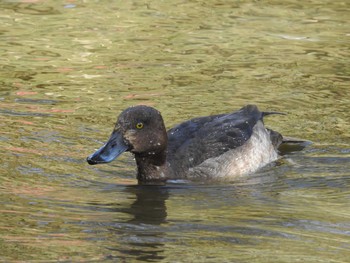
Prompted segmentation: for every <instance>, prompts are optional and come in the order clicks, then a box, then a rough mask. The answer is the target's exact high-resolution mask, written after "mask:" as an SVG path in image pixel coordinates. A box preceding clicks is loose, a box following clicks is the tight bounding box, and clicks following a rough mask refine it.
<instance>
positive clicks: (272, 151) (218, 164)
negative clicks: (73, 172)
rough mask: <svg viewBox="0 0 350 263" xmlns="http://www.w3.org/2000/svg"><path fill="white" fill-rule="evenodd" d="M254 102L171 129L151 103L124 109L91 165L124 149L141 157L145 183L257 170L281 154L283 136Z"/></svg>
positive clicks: (139, 170)
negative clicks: (235, 109) (167, 127)
mask: <svg viewBox="0 0 350 263" xmlns="http://www.w3.org/2000/svg"><path fill="white" fill-rule="evenodd" d="M271 114H283V113H279V112H261V111H260V110H259V109H258V107H257V106H255V105H246V106H244V107H242V108H241V109H239V110H237V111H234V112H231V113H227V114H219V115H211V116H205V117H196V118H193V119H190V120H187V121H185V122H182V123H180V124H178V125H176V126H174V127H173V128H171V129H169V130H168V131H167V130H166V127H165V124H164V121H163V117H162V115H161V113H160V112H159V111H158V110H157V109H155V108H153V107H150V106H146V105H137V106H132V107H129V108H127V109H125V110H124V111H122V112H121V114H120V115H119V117H118V119H117V122H116V124H115V126H114V129H113V131H112V134H111V135H110V137H109V140H108V141H107V142H106V143H105V144H104V145H103V146H102V147H100V148H99V149H98V150H97V151H95V152H94V153H93V154H91V155H90V156H89V157H87V162H88V163H89V164H90V165H96V164H102V163H109V162H111V161H113V160H114V159H116V158H117V157H118V156H120V155H121V154H122V153H124V152H131V153H132V154H133V155H134V157H135V160H136V166H137V180H138V184H140V185H162V184H165V183H166V181H167V180H177V179H180V180H181V179H182V180H190V181H192V180H193V181H204V180H232V179H235V178H237V177H240V176H243V175H247V174H252V173H254V172H256V171H257V170H259V169H260V168H262V167H264V166H266V165H267V164H269V163H271V162H274V161H276V160H277V159H278V158H279V152H278V148H279V146H280V145H281V144H282V142H283V136H282V135H281V134H280V133H279V132H276V131H274V130H271V129H269V128H266V127H265V125H264V120H263V118H264V117H265V116H267V115H271Z"/></svg>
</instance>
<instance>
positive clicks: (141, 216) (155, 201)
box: [111, 186, 169, 261]
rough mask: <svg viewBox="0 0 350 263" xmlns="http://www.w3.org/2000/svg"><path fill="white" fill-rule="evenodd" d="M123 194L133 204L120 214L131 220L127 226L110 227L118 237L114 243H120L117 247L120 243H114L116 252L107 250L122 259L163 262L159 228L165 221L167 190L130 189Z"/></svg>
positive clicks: (126, 223)
mask: <svg viewBox="0 0 350 263" xmlns="http://www.w3.org/2000/svg"><path fill="white" fill-rule="evenodd" d="M125 191H126V192H128V193H129V194H132V195H135V201H134V202H133V203H132V204H131V205H130V207H129V208H123V213H127V214H130V215H131V216H132V218H131V219H130V220H128V221H127V222H124V223H120V222H119V223H117V224H114V226H115V227H114V228H112V229H111V230H112V231H113V232H115V233H116V234H117V235H118V239H119V240H118V241H119V242H120V241H122V242H121V243H122V244H123V245H122V246H120V244H121V243H119V242H118V243H119V245H118V248H112V249H111V250H116V251H118V252H119V253H121V254H122V255H123V256H122V258H125V259H135V258H136V259H137V260H141V261H154V260H159V259H163V258H164V257H163V256H162V255H161V254H162V252H163V251H164V240H165V232H164V229H163V226H162V224H164V223H166V218H167V209H166V200H167V199H168V197H169V192H168V188H167V187H161V186H143V187H142V186H130V187H127V188H126V189H125ZM118 212H120V210H119V209H118ZM119 253H118V254H119ZM118 258H119V259H120V256H119V257H118Z"/></svg>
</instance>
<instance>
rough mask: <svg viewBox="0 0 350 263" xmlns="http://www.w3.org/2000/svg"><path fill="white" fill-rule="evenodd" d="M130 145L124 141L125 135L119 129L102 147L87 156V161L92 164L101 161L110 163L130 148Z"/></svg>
mask: <svg viewBox="0 0 350 263" xmlns="http://www.w3.org/2000/svg"><path fill="white" fill-rule="evenodd" d="M128 148H129V147H128V146H127V145H126V143H125V142H124V139H123V135H122V134H121V133H120V132H119V131H118V130H116V131H114V132H113V133H112V135H111V137H110V138H109V140H108V141H107V142H106V144H105V145H103V146H102V147H101V148H100V149H98V150H97V151H96V152H94V153H93V154H91V155H90V156H89V157H88V158H87V162H88V163H89V164H91V165H93V164H100V163H109V162H111V161H113V160H114V159H115V158H117V157H118V156H119V155H121V154H122V153H123V152H125V151H127V150H128Z"/></svg>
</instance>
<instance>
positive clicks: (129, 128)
mask: <svg viewBox="0 0 350 263" xmlns="http://www.w3.org/2000/svg"><path fill="white" fill-rule="evenodd" d="M167 141H168V138H167V133H166V129H165V125H164V122H163V118H162V116H161V114H160V112H159V111H157V110H156V109H154V108H152V107H148V106H143V105H139V106H134V107H130V108H127V109H126V110H124V111H123V112H122V113H121V114H120V115H119V117H118V120H117V123H116V125H115V127H114V130H113V132H112V134H111V136H110V138H109V140H108V141H107V142H106V143H105V144H104V145H103V146H102V147H101V148H100V149H98V150H97V151H96V152H95V153H93V154H91V155H90V156H89V157H88V158H87V162H88V163H89V164H91V165H93V164H100V163H109V162H111V161H113V160H114V159H116V158H117V157H118V156H119V155H121V154H122V153H123V152H126V151H129V152H132V153H133V154H134V155H135V158H136V162H137V165H138V179H139V181H140V178H141V179H142V177H143V176H144V174H152V173H151V172H150V171H149V169H150V167H152V166H158V168H157V167H155V168H157V169H155V170H160V169H159V167H161V166H162V165H165V162H166V149H167ZM145 169H148V170H147V171H143V170H145ZM145 180H146V179H145Z"/></svg>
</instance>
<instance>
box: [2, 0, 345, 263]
mask: <svg viewBox="0 0 350 263" xmlns="http://www.w3.org/2000/svg"><path fill="white" fill-rule="evenodd" d="M349 10H350V5H349V3H347V2H346V1H311V2H307V3H306V2H305V3H304V2H298V1H288V2H278V1H267V2H266V1H265V2H264V3H262V2H261V3H260V2H257V1H238V2H237V1H236V2H230V1H220V0H215V1H164V2H162V1H148V2H147V3H143V2H137V1H110V2H106V1H67V2H60V1H40V0H38V1H36V0H33V1H7V0H3V1H0V20H1V24H0V37H1V41H0V46H1V50H2V54H1V60H0V84H1V86H0V120H1V122H0V126H1V130H0V148H1V151H0V158H1V160H2V161H1V164H0V174H1V180H0V190H1V191H0V195H1V203H0V211H1V215H0V251H1V253H0V261H4V262H11V261H12V262H15V261H16V262H18V261H30V260H32V261H37V260H42V261H57V260H61V261H96V262H97V261H98V262H100V261H106V262H108V261H110V262H115V261H121V262H124V261H126V262H129V261H132V262H134V261H150V262H296V261H301V262H348V258H349V257H350V246H349V238H350V224H349V222H350V210H349V197H350V173H349V171H350V165H349V163H350V150H349V149H350V147H349V145H350V139H349V138H350V134H349V130H350V126H349V123H350V120H349V114H348V112H349V110H348V105H349V104H350V95H349V80H350V77H349V76H350V74H349V73H350V66H349V65H350V63H349V62H350V61H349V60H350V59H349V57H350V53H349V52H350V51H349V45H348V43H349V38H350V31H349V28H350V27H349ZM135 104H146V105H151V106H154V107H156V108H157V109H159V110H160V111H161V112H162V114H163V117H164V120H165V123H166V126H167V127H168V128H170V127H172V126H173V125H175V124H177V123H179V122H181V121H183V120H186V119H189V118H192V117H197V116H204V115H210V114H218V113H224V112H230V111H233V110H236V109H238V108H240V107H241V106H243V105H245V104H257V105H258V106H259V108H260V109H261V110H266V111H279V112H284V113H287V115H285V116H284V115H283V116H282V115H281V116H271V117H268V118H266V121H265V122H266V125H267V126H268V127H271V128H273V129H275V130H277V131H280V132H281V133H282V134H284V135H288V136H294V137H299V138H305V139H307V140H310V141H312V142H313V144H312V145H309V146H308V147H307V148H306V149H304V150H303V151H296V152H292V153H289V154H287V155H285V156H283V158H282V159H281V160H279V161H278V162H277V163H275V164H272V165H270V166H268V167H265V168H264V169H262V170H261V171H259V172H258V173H257V174H255V175H251V176H248V177H247V178H243V179H240V180H238V181H236V182H232V183H226V184H220V183H215V184H201V183H196V184H195V183H190V182H184V181H175V182H172V183H169V184H168V185H167V186H164V187H138V186H136V183H137V181H136V178H135V163H134V160H133V157H132V156H131V155H130V154H125V155H124V156H122V157H121V158H120V159H118V160H116V161H114V162H112V163H111V164H108V165H101V166H89V165H88V164H87V163H86V161H85V158H86V156H88V155H89V154H91V153H92V152H93V151H94V150H95V149H97V148H99V147H100V146H101V145H102V144H103V143H104V142H105V140H106V139H107V137H108V136H109V134H110V132H111V131H112V129H113V125H114V123H115V121H116V118H117V115H118V114H119V112H120V111H121V110H123V109H124V108H126V107H128V106H130V105H135Z"/></svg>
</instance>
